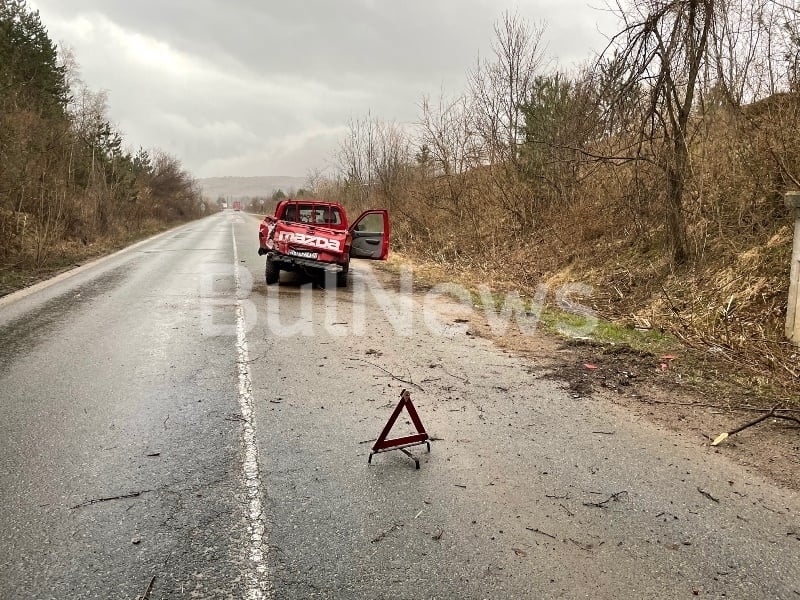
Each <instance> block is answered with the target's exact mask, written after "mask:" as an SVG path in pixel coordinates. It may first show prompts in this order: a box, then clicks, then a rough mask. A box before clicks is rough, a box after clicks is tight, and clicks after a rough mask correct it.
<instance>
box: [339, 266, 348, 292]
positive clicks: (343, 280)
mask: <svg viewBox="0 0 800 600" xmlns="http://www.w3.org/2000/svg"><path fill="white" fill-rule="evenodd" d="M349 271H350V265H349V264H346V265H344V268H343V269H342V270H341V271H339V272H338V273H336V287H347V274H348V272H349Z"/></svg>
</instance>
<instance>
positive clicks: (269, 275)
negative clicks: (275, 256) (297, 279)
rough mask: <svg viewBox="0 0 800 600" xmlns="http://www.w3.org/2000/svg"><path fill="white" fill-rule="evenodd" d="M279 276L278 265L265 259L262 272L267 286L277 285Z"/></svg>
mask: <svg viewBox="0 0 800 600" xmlns="http://www.w3.org/2000/svg"><path fill="white" fill-rule="evenodd" d="M280 276H281V270H280V269H279V268H278V264H277V263H274V262H272V261H271V260H270V259H269V257H267V267H266V269H265V270H264V277H265V279H266V280H267V285H272V284H273V283H278V279H279V278H280Z"/></svg>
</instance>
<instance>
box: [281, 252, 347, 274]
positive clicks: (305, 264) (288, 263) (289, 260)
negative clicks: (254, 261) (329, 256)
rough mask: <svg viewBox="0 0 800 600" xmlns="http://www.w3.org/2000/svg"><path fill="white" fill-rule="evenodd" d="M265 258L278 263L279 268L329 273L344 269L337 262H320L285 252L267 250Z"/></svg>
mask: <svg viewBox="0 0 800 600" xmlns="http://www.w3.org/2000/svg"><path fill="white" fill-rule="evenodd" d="M267 260H268V261H270V262H274V263H278V266H279V267H280V268H281V269H293V268H304V269H317V270H319V271H327V272H329V273H339V272H341V271H344V266H343V265H340V264H338V263H327V262H320V261H318V260H312V259H310V258H300V257H299V256H289V255H287V254H278V253H277V252H268V253H267Z"/></svg>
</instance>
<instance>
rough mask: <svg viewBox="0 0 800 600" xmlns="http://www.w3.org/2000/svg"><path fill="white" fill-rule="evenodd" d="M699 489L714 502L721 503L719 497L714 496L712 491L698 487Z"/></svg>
mask: <svg viewBox="0 0 800 600" xmlns="http://www.w3.org/2000/svg"><path fill="white" fill-rule="evenodd" d="M697 491H698V492H700V493H701V494H703V496H705V497H706V498H708V499H709V500H711V501H712V502H716V503H717V504H719V498H714V496H712V495H711V494H710V493H708V492H707V491H705V490H704V489H703V488H700V487H698V488H697Z"/></svg>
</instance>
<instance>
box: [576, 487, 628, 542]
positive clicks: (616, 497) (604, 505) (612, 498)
mask: <svg viewBox="0 0 800 600" xmlns="http://www.w3.org/2000/svg"><path fill="white" fill-rule="evenodd" d="M627 495H628V491H627V490H622V491H621V492H616V493H614V494H611V495H610V496H609V497H608V498H606V499H605V500H603V501H602V502H584V503H583V505H584V506H594V507H596V508H608V503H609V502H619V499H620V498H621V497H622V496H627ZM576 543H577V542H576Z"/></svg>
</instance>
